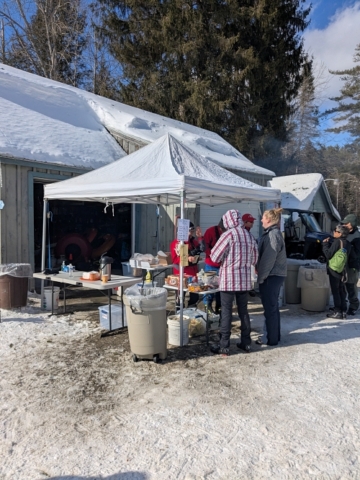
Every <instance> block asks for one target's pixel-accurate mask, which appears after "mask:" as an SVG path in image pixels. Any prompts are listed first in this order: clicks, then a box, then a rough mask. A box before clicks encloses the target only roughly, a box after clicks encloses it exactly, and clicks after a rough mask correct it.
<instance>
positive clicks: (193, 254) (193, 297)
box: [170, 222, 201, 307]
mask: <svg viewBox="0 0 360 480" xmlns="http://www.w3.org/2000/svg"><path fill="white" fill-rule="evenodd" d="M194 234H195V227H194V224H193V223H192V222H190V227H189V237H188V238H189V239H188V241H187V242H184V243H185V245H188V250H189V265H188V266H186V267H184V273H186V274H187V275H191V276H193V277H195V276H196V275H197V273H198V262H199V255H200V253H201V248H200V244H199V242H198V241H197V240H196V238H195V237H194ZM170 252H171V258H172V263H173V264H174V265H179V263H180V242H179V240H177V239H175V240H173V241H172V242H171V244H170ZM173 273H174V275H179V273H180V272H179V270H178V269H177V268H173ZM198 300H199V295H198V294H197V293H194V292H190V297H189V302H188V307H189V306H190V305H195V304H196V303H197V302H198ZM177 303H179V302H178V300H177Z"/></svg>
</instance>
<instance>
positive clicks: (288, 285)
mask: <svg viewBox="0 0 360 480" xmlns="http://www.w3.org/2000/svg"><path fill="white" fill-rule="evenodd" d="M286 263H287V275H286V278H285V284H284V285H285V303H301V288H298V286H297V283H298V274H299V268H300V267H301V266H304V265H305V264H306V263H308V261H306V260H297V259H295V258H288V259H287V261H286Z"/></svg>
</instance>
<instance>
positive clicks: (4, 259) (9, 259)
mask: <svg viewBox="0 0 360 480" xmlns="http://www.w3.org/2000/svg"><path fill="white" fill-rule="evenodd" d="M0 171H1V175H0V179H1V181H0V199H1V200H2V201H3V202H4V204H5V206H4V208H3V209H2V210H0V263H2V264H7V263H30V264H31V265H32V266H33V265H34V250H35V246H34V191H33V186H34V182H40V183H50V182H55V181H59V180H66V179H68V178H70V177H72V176H75V175H78V174H79V173H84V172H85V171H84V170H80V169H76V168H71V167H62V166H54V165H48V164H40V163H36V162H28V161H26V160H22V159H14V158H8V157H0Z"/></svg>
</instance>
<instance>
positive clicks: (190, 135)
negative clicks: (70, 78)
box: [0, 63, 274, 176]
mask: <svg viewBox="0 0 360 480" xmlns="http://www.w3.org/2000/svg"><path fill="white" fill-rule="evenodd" d="M0 114H1V118H2V120H3V121H2V126H1V128H0V153H2V154H5V155H9V156H12V157H17V158H24V159H28V160H33V161H41V162H50V163H55V164H65V165H69V166H74V167H83V168H88V169H92V168H94V169H95V168H98V167H100V166H102V165H107V164H109V163H111V162H113V161H114V160H117V159H119V158H122V157H123V156H124V155H125V152H124V151H123V150H122V148H121V147H120V146H119V145H118V144H117V143H116V141H115V139H114V138H113V137H112V136H111V135H110V133H109V132H108V130H110V131H111V132H114V133H118V134H120V135H125V136H126V137H130V138H134V139H137V140H140V141H141V142H142V143H145V144H147V143H152V142H154V141H156V140H158V139H159V138H160V137H163V136H164V135H166V134H168V133H170V134H171V135H173V136H175V137H176V138H177V139H178V140H180V141H181V142H182V143H184V144H185V145H187V146H188V147H190V148H191V149H192V150H193V151H194V152H196V153H197V154H198V155H200V156H202V157H203V158H206V159H208V160H211V161H213V162H215V163H217V164H218V165H220V166H222V167H225V168H230V169H232V170H237V171H245V172H252V173H258V174H264V175H270V176H273V175H274V172H272V171H270V170H267V169H265V168H262V167H258V166H257V165H255V164H253V163H252V162H251V161H250V160H248V159H247V158H246V157H244V155H242V154H241V153H240V152H239V151H238V150H236V149H235V148H234V147H232V146H231V145H230V144H229V143H228V142H226V141H225V140H224V139H223V138H221V137H220V136H219V135H217V134H216V133H214V132H211V131H209V130H205V129H203V128H198V127H195V126H193V125H189V124H188V123H184V122H179V121H178V120H173V119H171V118H167V117H164V116H162V115H156V114H155V113H151V112H147V111H145V110H142V109H139V108H135V107H131V106H129V105H125V104H123V103H119V102H115V101H114V100H110V99H108V98H104V97H100V96H98V95H94V94H93V93H90V92H86V91H85V90H80V89H78V88H74V87H72V86H70V85H66V84H63V83H60V82H55V81H54V80H50V79H47V78H44V77H40V76H38V75H33V74H31V73H27V72H24V71H22V70H18V69H16V68H12V67H9V66H8V65H4V64H1V63H0Z"/></svg>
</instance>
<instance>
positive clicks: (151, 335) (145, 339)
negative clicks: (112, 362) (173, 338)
mask: <svg viewBox="0 0 360 480" xmlns="http://www.w3.org/2000/svg"><path fill="white" fill-rule="evenodd" d="M123 298H124V304H125V308H126V317H127V323H128V332H129V342H130V349H131V351H132V353H133V360H134V362H136V361H137V360H138V359H153V360H154V362H157V361H158V360H159V359H160V360H164V359H165V358H166V356H167V342H166V301H167V291H166V290H165V288H158V287H148V288H146V287H144V288H143V289H139V287H138V286H137V285H134V286H132V287H130V288H128V289H126V290H125V293H124V297H123Z"/></svg>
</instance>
